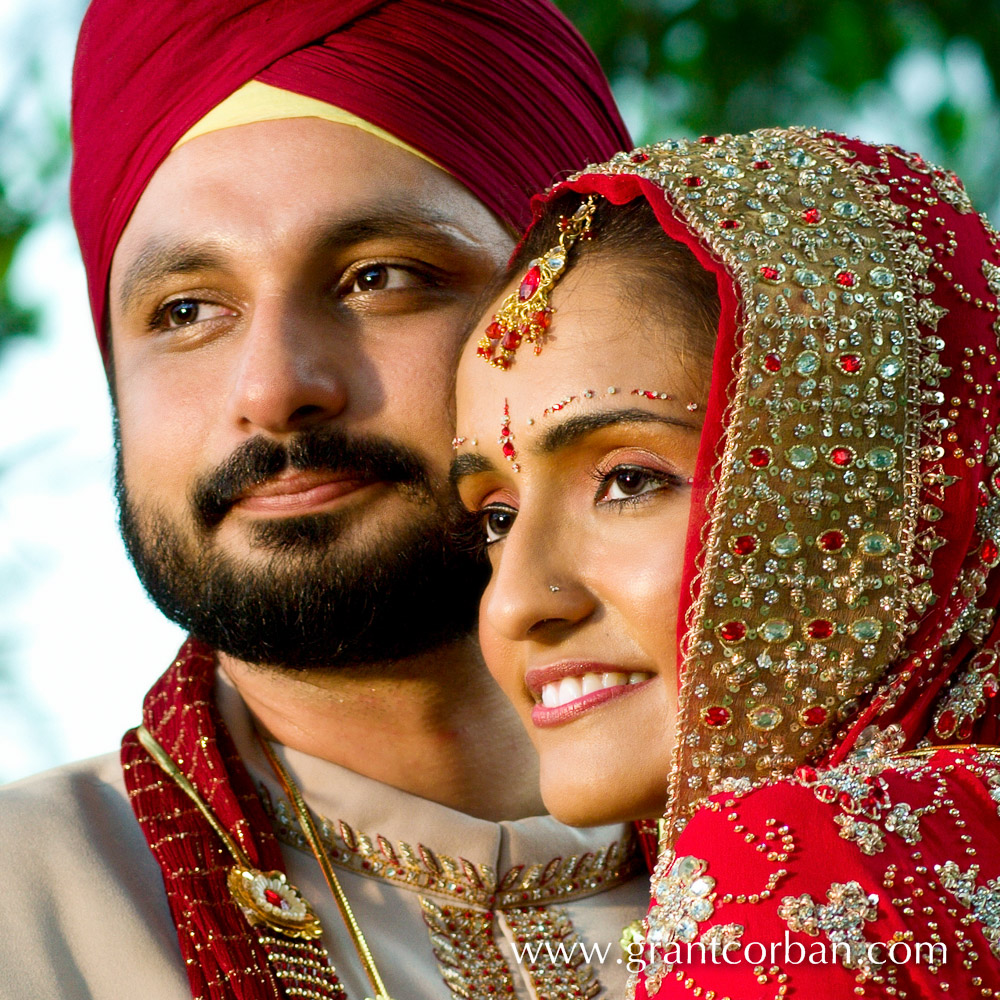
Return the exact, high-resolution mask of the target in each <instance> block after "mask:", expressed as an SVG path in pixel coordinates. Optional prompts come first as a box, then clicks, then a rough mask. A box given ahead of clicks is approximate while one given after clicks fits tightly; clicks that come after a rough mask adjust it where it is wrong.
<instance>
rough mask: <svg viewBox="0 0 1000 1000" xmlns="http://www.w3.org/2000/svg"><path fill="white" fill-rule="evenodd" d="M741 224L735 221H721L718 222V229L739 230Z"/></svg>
mask: <svg viewBox="0 0 1000 1000" xmlns="http://www.w3.org/2000/svg"><path fill="white" fill-rule="evenodd" d="M740 225H741V223H740V222H739V221H737V220H736V219H722V220H720V222H719V228H720V229H739V228H740Z"/></svg>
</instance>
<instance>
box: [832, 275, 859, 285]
mask: <svg viewBox="0 0 1000 1000" xmlns="http://www.w3.org/2000/svg"><path fill="white" fill-rule="evenodd" d="M835 280H836V282H837V284H838V285H840V287H841V288H853V287H854V286H855V285H856V284H857V283H858V279H857V278H856V277H855V275H854V273H853V272H851V271H840V272H839V273H838V274H837V277H836V279H835Z"/></svg>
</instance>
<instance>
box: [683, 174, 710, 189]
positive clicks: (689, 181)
mask: <svg viewBox="0 0 1000 1000" xmlns="http://www.w3.org/2000/svg"><path fill="white" fill-rule="evenodd" d="M683 183H684V184H686V185H687V186H688V187H689V188H700V187H701V186H702V184H704V183H705V179H704V178H703V177H699V176H698V175H697V174H691V176H690V177H685V178H684V182H683Z"/></svg>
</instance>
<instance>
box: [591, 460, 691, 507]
mask: <svg viewBox="0 0 1000 1000" xmlns="http://www.w3.org/2000/svg"><path fill="white" fill-rule="evenodd" d="M599 478H600V483H601V485H600V488H599V489H598V491H597V497H596V499H597V500H598V501H599V502H601V503H614V502H616V501H617V502H621V501H628V500H636V499H638V498H639V497H641V496H644V495H645V494H647V493H656V492H658V491H659V490H662V489H669V488H670V487H672V486H675V485H677V477H676V476H672V475H670V474H669V473H666V472H660V471H657V470H654V469H645V468H643V467H642V466H638V465H619V466H616V467H615V468H614V469H611V470H610V472H607V473H605V474H603V475H601V476H600V477H599Z"/></svg>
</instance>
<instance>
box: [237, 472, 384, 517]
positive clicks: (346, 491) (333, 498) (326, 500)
mask: <svg viewBox="0 0 1000 1000" xmlns="http://www.w3.org/2000/svg"><path fill="white" fill-rule="evenodd" d="M377 483H378V481H377V480H372V479H366V478H364V477H363V476H361V475H359V474H358V473H356V472H353V471H346V472H340V473H338V472H287V473H282V474H281V475H278V476H275V477H274V478H273V479H269V480H268V481H267V482H266V483H260V484H259V485H257V486H253V487H251V488H250V489H248V490H245V491H244V492H243V493H241V494H240V496H239V497H238V498H237V499H236V502H235V503H234V504H233V509H234V510H243V511H248V512H252V513H254V514H265V515H266V514H271V515H275V516H279V517H288V516H290V515H295V514H308V513H314V512H315V511H318V510H321V509H323V508H325V507H329V506H331V505H333V504H335V503H336V502H337V501H339V500H341V499H342V498H343V497H346V496H350V495H351V494H353V493H357V492H358V491H359V490H362V489H365V488H366V487H368V486H374V485H377Z"/></svg>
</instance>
